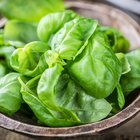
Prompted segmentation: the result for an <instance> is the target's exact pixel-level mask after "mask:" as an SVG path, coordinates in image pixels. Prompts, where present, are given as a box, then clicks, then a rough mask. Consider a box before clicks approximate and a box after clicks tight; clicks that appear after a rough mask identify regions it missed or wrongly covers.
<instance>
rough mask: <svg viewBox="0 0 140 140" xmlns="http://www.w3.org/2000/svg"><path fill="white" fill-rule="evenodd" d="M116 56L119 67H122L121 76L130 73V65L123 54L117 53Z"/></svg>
mask: <svg viewBox="0 0 140 140" xmlns="http://www.w3.org/2000/svg"><path fill="white" fill-rule="evenodd" d="M116 56H117V58H118V59H119V60H120V62H121V65H122V74H126V73H128V72H129V71H131V68H130V64H129V62H128V59H127V58H126V56H125V54H123V53H117V54H116Z"/></svg>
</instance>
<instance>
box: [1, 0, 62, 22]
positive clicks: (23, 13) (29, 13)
mask: <svg viewBox="0 0 140 140" xmlns="http://www.w3.org/2000/svg"><path fill="white" fill-rule="evenodd" d="M62 10H64V5H63V3H62V0H36V1H31V0H30V1H29V0H12V1H11V0H1V1H0V13H1V14H3V15H4V16H5V17H7V18H8V19H18V20H20V21H32V22H38V21H39V20H40V19H41V18H42V17H43V16H45V15H47V14H49V13H53V12H57V11H62Z"/></svg>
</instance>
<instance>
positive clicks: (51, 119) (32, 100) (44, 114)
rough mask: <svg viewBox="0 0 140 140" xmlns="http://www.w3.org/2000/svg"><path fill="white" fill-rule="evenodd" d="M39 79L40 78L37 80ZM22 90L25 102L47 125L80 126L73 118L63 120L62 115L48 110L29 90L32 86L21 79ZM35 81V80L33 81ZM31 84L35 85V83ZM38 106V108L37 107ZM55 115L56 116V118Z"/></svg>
mask: <svg viewBox="0 0 140 140" xmlns="http://www.w3.org/2000/svg"><path fill="white" fill-rule="evenodd" d="M37 79H38V78H37ZM19 81H20V83H21V85H22V89H21V93H22V97H23V99H24V101H25V102H26V103H27V104H28V105H29V106H30V108H31V109H32V111H33V112H34V114H35V115H36V117H37V118H38V119H39V121H40V122H42V123H43V124H45V125H48V126H57V127H58V126H72V125H77V124H80V122H79V120H77V119H76V120H72V118H71V116H69V117H68V116H67V118H66V119H64V118H62V117H61V116H60V115H59V116H58V114H56V112H54V111H52V110H50V109H48V108H47V107H46V106H45V105H44V104H43V103H42V102H41V101H40V100H39V99H38V97H37V94H36V93H34V92H33V91H32V90H30V89H29V88H28V86H29V85H30V84H29V83H27V84H26V85H25V84H24V83H23V81H22V80H21V79H19ZM33 81H34V80H33ZM33 81H32V82H30V81H29V82H30V83H34V82H33ZM36 105H37V107H36ZM54 115H55V116H54ZM65 117H66V116H65Z"/></svg>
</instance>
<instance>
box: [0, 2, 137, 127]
mask: <svg viewBox="0 0 140 140" xmlns="http://www.w3.org/2000/svg"><path fill="white" fill-rule="evenodd" d="M15 3H16V7H15V5H14V4H15ZM20 4H21V5H22V6H21V5H20ZM25 5H26V6H25ZM4 6H5V7H4ZM7 7H8V8H11V12H9V13H8V12H7ZM63 9H64V7H63V4H62V1H61V0H52V1H51V0H48V1H47V0H40V1H36V2H31V1H28V2H27V0H25V1H21V0H19V1H17V0H13V1H12V2H10V1H9V0H1V1H0V11H2V13H3V14H4V15H6V16H7V17H8V18H9V19H13V18H14V19H13V20H10V21H8V22H7V24H6V26H5V28H4V30H0V70H1V71H0V72H1V73H0V77H2V78H0V112H2V113H5V114H7V115H12V114H13V113H15V112H16V111H18V110H19V108H20V105H21V104H24V105H22V107H21V110H22V111H23V112H25V113H28V111H27V110H29V111H31V110H32V111H31V112H30V115H31V114H34V115H35V116H34V117H35V119H37V120H38V122H39V123H40V124H43V125H47V126H53V127H66V126H73V125H80V124H85V123H92V122H97V121H100V120H102V119H105V118H106V117H109V116H110V115H114V114H115V113H117V112H119V111H120V110H122V109H123V107H124V105H125V96H127V95H128V94H129V93H130V92H131V91H133V90H135V89H136V88H139V87H140V84H139V83H140V80H139V77H140V76H139V75H140V72H139V65H140V59H139V55H140V49H139V50H136V51H133V52H130V53H127V51H128V49H129V46H130V45H129V42H128V40H127V39H126V38H125V37H124V36H123V35H122V34H121V33H120V32H119V31H117V30H116V29H114V28H111V27H102V26H100V25H99V24H98V22H97V21H96V20H93V19H88V18H84V17H81V16H79V15H77V14H76V13H74V12H73V11H69V10H67V11H63ZM23 11H24V12H23ZM55 11H61V12H57V13H53V14H52V13H51V12H55ZM17 13H19V14H17ZM48 13H51V14H48ZM46 14H48V15H47V16H45V17H43V18H42V16H44V15H46ZM40 18H42V19H41V20H40ZM39 20H40V22H39V24H38V23H37V22H38V21H39ZM37 24H38V25H37ZM39 39H40V41H39ZM116 52H117V53H116ZM118 52H119V53H118ZM124 53H127V54H124ZM9 63H10V65H9ZM10 66H11V67H10ZM11 71H17V72H18V73H9V74H7V73H8V72H11ZM5 74H7V75H6V76H4V75H5ZM21 95H22V96H21ZM25 105H26V106H25ZM24 106H25V108H24ZM26 107H27V110H26ZM30 109H31V110H30ZM31 116H32V115H31Z"/></svg>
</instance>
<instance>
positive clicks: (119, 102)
mask: <svg viewBox="0 0 140 140" xmlns="http://www.w3.org/2000/svg"><path fill="white" fill-rule="evenodd" d="M107 101H108V102H109V103H110V104H111V105H112V111H111V112H112V114H113V115H114V113H118V112H119V111H120V110H122V109H123V107H124V105H125V97H124V94H123V91H122V87H121V85H120V84H118V85H117V86H116V88H115V90H114V91H113V93H112V94H111V95H110V96H109V97H107Z"/></svg>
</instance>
